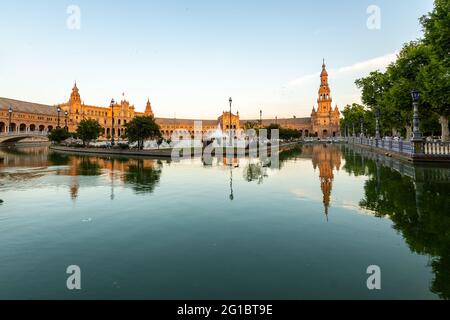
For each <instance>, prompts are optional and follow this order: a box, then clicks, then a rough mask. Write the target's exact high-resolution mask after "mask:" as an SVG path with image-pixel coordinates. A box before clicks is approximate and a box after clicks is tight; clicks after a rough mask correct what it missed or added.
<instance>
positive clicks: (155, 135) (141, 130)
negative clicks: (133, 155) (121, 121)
mask: <svg viewBox="0 0 450 320" xmlns="http://www.w3.org/2000/svg"><path fill="white" fill-rule="evenodd" d="M127 136H128V141H129V142H130V143H133V142H137V143H138V149H142V148H144V141H145V140H148V139H159V138H161V129H160V127H159V125H158V124H157V123H156V121H155V118H154V117H152V116H141V117H136V118H134V119H133V120H131V121H130V122H128V123H127Z"/></svg>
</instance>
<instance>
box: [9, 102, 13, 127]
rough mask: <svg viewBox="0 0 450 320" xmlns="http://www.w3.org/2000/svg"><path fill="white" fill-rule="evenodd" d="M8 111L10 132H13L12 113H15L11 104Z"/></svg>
mask: <svg viewBox="0 0 450 320" xmlns="http://www.w3.org/2000/svg"><path fill="white" fill-rule="evenodd" d="M8 113H9V125H8V133H11V131H12V124H11V118H12V113H13V108H12V106H9V109H8Z"/></svg>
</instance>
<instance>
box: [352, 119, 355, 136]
mask: <svg viewBox="0 0 450 320" xmlns="http://www.w3.org/2000/svg"><path fill="white" fill-rule="evenodd" d="M352 126H353V137H356V132H355V122H352Z"/></svg>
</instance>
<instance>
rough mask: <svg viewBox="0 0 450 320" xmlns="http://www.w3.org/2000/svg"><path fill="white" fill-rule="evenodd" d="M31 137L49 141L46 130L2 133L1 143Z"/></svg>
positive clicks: (0, 136) (0, 135)
mask: <svg viewBox="0 0 450 320" xmlns="http://www.w3.org/2000/svg"><path fill="white" fill-rule="evenodd" d="M29 138H39V139H41V140H45V141H48V137H47V134H46V132H38V131H35V132H11V133H3V134H0V145H1V144H3V143H14V142H18V141H21V140H24V139H29Z"/></svg>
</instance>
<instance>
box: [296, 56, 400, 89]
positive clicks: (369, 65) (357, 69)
mask: <svg viewBox="0 0 450 320" xmlns="http://www.w3.org/2000/svg"><path fill="white" fill-rule="evenodd" d="M396 58H397V52H394V53H389V54H386V55H384V56H381V57H377V58H373V59H370V60H366V61H362V62H357V63H354V64H352V65H350V66H344V67H341V68H338V69H330V70H329V71H328V73H329V75H330V77H332V78H337V77H339V76H348V75H352V74H360V73H366V72H367V73H368V72H371V71H374V70H384V69H385V68H386V67H387V66H388V65H389V64H390V63H392V62H394V61H395V60H396ZM319 76H320V72H316V73H313V74H308V75H304V76H301V77H299V78H297V79H295V80H292V81H291V82H289V87H298V86H301V85H304V84H306V83H310V82H311V81H317V78H318V77H319Z"/></svg>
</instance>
